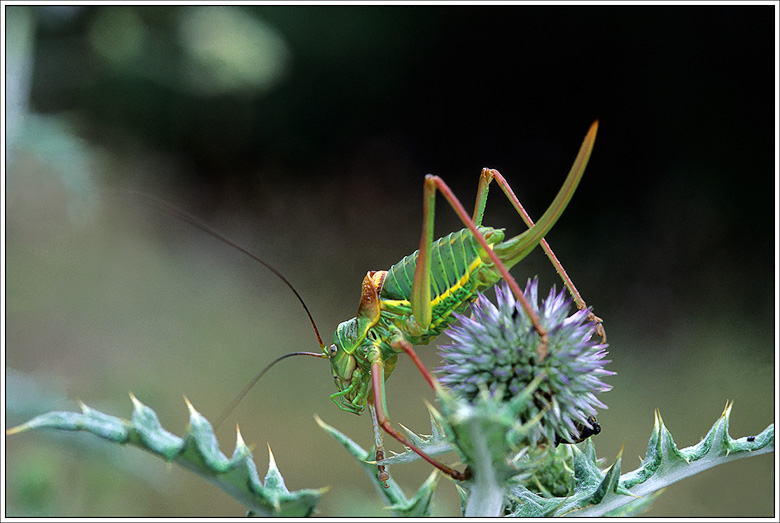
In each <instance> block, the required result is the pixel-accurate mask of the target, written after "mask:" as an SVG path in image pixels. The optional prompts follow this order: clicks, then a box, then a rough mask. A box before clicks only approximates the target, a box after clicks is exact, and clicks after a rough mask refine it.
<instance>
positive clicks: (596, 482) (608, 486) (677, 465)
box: [508, 403, 774, 517]
mask: <svg viewBox="0 0 780 523" xmlns="http://www.w3.org/2000/svg"><path fill="white" fill-rule="evenodd" d="M731 406H732V404H730V403H729V404H727V405H726V408H725V410H724V411H723V414H722V416H721V417H720V418H719V419H718V420H717V421H716V422H715V424H714V425H713V426H712V428H711V429H710V431H709V432H708V433H707V435H706V436H705V437H704V438H703V439H702V440H701V441H700V442H699V443H697V444H696V445H693V446H691V447H687V448H684V449H678V448H677V446H676V445H675V443H674V440H673V439H672V435H671V434H670V433H669V431H668V430H667V428H666V427H665V426H664V424H663V421H662V420H661V416H660V414H659V413H658V412H657V411H656V415H655V425H654V428H653V433H652V436H651V438H650V442H649V444H648V449H647V455H646V456H645V459H644V460H642V463H641V466H640V467H639V468H638V469H637V470H634V471H632V472H628V473H626V474H623V475H621V476H619V477H618V475H619V474H620V465H621V462H622V458H621V454H622V450H621V452H620V453H619V454H618V456H617V458H616V460H615V463H614V464H613V465H612V467H610V468H609V470H608V471H606V472H602V471H601V470H600V469H599V468H598V466H597V465H596V463H595V460H594V455H593V454H592V453H591V452H590V451H589V450H586V451H585V452H583V451H581V450H580V449H579V448H577V447H576V446H572V451H573V453H574V454H573V463H574V475H575V479H576V487H575V489H574V491H573V492H572V493H571V494H570V495H569V496H566V497H557V498H550V497H543V496H541V495H539V494H536V493H534V492H531V491H530V490H528V489H527V488H526V487H525V486H524V485H516V486H515V487H513V489H512V491H511V494H510V505H509V510H508V513H509V515H512V516H518V517H549V516H575V517H602V516H607V515H610V516H612V515H621V516H625V515H636V514H637V513H638V512H639V511H640V510H642V509H644V508H646V507H647V505H648V504H649V502H650V501H651V500H652V499H653V498H654V497H655V496H657V495H658V493H659V492H660V491H661V490H662V489H663V488H665V487H666V486H668V485H670V484H672V483H675V482H677V481H679V480H681V479H683V478H686V477H688V476H692V475H694V474H696V473H698V472H701V471H702V470H705V469H707V468H710V467H714V466H716V465H720V464H723V463H726V462H728V461H732V460H735V459H739V458H743V457H750V456H758V455H760V454H765V453H769V452H773V451H774V425H770V426H769V427H767V428H766V429H765V430H764V431H763V432H761V434H758V435H757V436H751V437H745V438H739V439H732V438H731V437H730V436H729V434H728V421H729V416H730V415H731ZM588 445H591V444H590V442H586V443H585V446H586V449H587V446H588Z"/></svg>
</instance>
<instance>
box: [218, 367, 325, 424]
mask: <svg viewBox="0 0 780 523" xmlns="http://www.w3.org/2000/svg"><path fill="white" fill-rule="evenodd" d="M290 356H314V357H315V358H326V357H327V356H325V353H323V352H290V353H288V354H284V355H282V356H279V357H278V358H276V359H275V360H274V361H272V362H271V363H269V364H268V365H266V366H265V368H264V369H263V370H261V371H260V372H258V373H257V375H256V376H255V377H254V378H252V380H251V381H250V382H249V383H247V384H246V387H244V388H243V389H242V390H241V392H239V393H238V394H237V395H236V397H235V398H234V399H233V401H232V402H231V403H230V405H228V407H227V408H226V409H225V411H224V412H223V413H222V414H221V415H220V416H219V418H217V421H216V423H215V424H214V430H217V429H218V428H219V426H220V425H222V422H224V421H225V419H227V417H228V416H230V413H231V412H233V409H235V408H236V406H237V405H238V404H239V403H241V400H242V399H244V396H246V395H247V394H248V393H249V391H250V390H251V389H252V387H254V386H255V383H257V382H258V381H260V378H262V377H263V374H265V373H266V372H267V371H268V369H270V368H271V367H273V366H274V365H276V364H277V363H279V362H280V361H282V360H283V359H285V358H289V357H290Z"/></svg>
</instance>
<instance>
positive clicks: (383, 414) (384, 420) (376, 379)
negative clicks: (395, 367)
mask: <svg viewBox="0 0 780 523" xmlns="http://www.w3.org/2000/svg"><path fill="white" fill-rule="evenodd" d="M406 345H407V346H408V349H409V350H411V346H410V345H409V344H408V343H406ZM405 350H406V349H405ZM411 353H414V351H413V350H411ZM413 359H416V355H415V358H413ZM417 361H419V359H417ZM422 368H423V369H424V368H425V367H422ZM425 373H426V374H428V376H430V373H428V372H427V369H426V370H425ZM431 379H432V378H431ZM431 383H432V382H431ZM371 384H372V386H373V392H374V398H373V399H374V408H375V409H376V420H377V423H379V426H380V427H382V429H383V430H384V431H385V432H387V433H388V434H390V435H391V436H392V437H394V438H395V439H397V440H398V441H399V442H401V444H403V445H405V446H407V447H409V448H410V449H411V450H412V451H414V452H415V453H417V455H419V456H420V457H421V458H423V459H424V460H425V461H427V462H428V463H430V464H431V465H433V466H434V467H436V468H437V469H439V470H441V471H442V472H444V473H445V474H447V475H448V476H450V477H451V478H453V479H457V480H466V479H469V478H470V477H471V471H470V470H469V469H466V471H465V472H460V471H457V470H455V469H453V468H452V467H448V466H447V465H444V464H443V463H440V462H438V461H436V460H435V459H433V458H432V457H430V456H429V455H428V454H426V453H425V452H423V451H422V450H421V449H419V448H418V447H417V446H415V445H414V444H412V443H411V442H410V441H409V440H407V439H406V438H405V437H404V436H403V435H402V434H401V433H400V432H398V431H397V430H395V429H394V428H393V427H392V425H390V418H389V417H388V416H387V407H386V405H385V372H384V365H383V364H382V361H381V359H378V358H377V359H376V360H374V362H373V363H372V364H371ZM378 459H379V458H377V460H378ZM380 466H381V465H380ZM380 473H381V470H380Z"/></svg>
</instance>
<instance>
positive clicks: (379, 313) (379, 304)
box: [321, 122, 605, 480]
mask: <svg viewBox="0 0 780 523" xmlns="http://www.w3.org/2000/svg"><path fill="white" fill-rule="evenodd" d="M596 129H597V123H596V122H594V124H593V125H592V126H591V128H590V130H589V131H588V134H587V135H586V137H585V140H584V141H583V144H582V146H581V148H580V151H579V153H578V155H577V158H576V159H575V162H574V165H573V166H572V168H571V170H570V172H569V175H568V176H567V178H566V180H565V181H564V184H563V186H562V187H561V189H560V191H559V192H558V194H557V196H556V197H555V199H554V200H553V202H552V204H551V205H550V207H549V208H548V209H547V211H545V213H544V214H543V215H542V217H541V218H540V219H539V221H538V222H537V223H535V224H534V222H533V221H532V220H531V219H530V217H529V216H528V214H527V213H526V212H525V210H524V209H523V208H522V205H521V204H520V202H519V201H518V200H517V197H516V196H515V195H514V193H513V192H512V190H511V188H510V187H509V185H508V184H507V183H506V181H505V180H504V178H503V177H502V176H501V174H500V173H498V171H495V170H493V169H483V171H482V175H481V177H480V184H479V188H478V191H477V202H476V205H475V209H474V214H473V217H471V216H469V215H468V214H467V213H466V211H465V209H463V206H462V205H461V204H460V202H459V201H458V200H457V198H456V197H455V196H454V194H453V193H452V192H451V191H450V189H449V187H447V185H446V184H445V183H444V181H443V180H442V179H441V178H439V177H437V176H432V175H428V176H426V179H425V186H424V199H423V204H424V208H423V234H422V238H421V241H420V248H419V249H418V250H417V251H415V252H414V253H413V254H411V255H409V256H407V257H405V258H404V259H402V260H401V261H400V262H398V263H396V264H395V265H393V266H392V267H391V268H390V269H388V270H386V271H370V272H368V273H367V274H366V277H365V278H364V280H363V286H362V292H361V298H360V305H359V307H358V314H357V316H356V317H354V318H352V319H350V320H347V321H345V322H343V323H341V324H340V325H339V326H338V327H337V329H336V331H335V333H334V335H333V342H332V344H331V345H330V346H327V347H326V346H325V345H321V347H322V350H323V354H322V356H323V357H325V358H328V359H329V361H330V366H331V373H332V376H333V379H334V381H335V383H336V388H337V392H336V393H334V394H332V395H331V396H330V398H331V400H333V402H334V403H336V404H337V405H338V406H339V408H340V409H342V410H345V411H348V412H352V413H354V414H360V413H361V412H362V411H363V410H364V409H365V407H366V405H370V406H371V407H372V419H373V421H374V426H375V434H377V438H376V448H377V461H378V462H379V461H381V459H382V458H381V456H383V455H384V450H383V449H382V444H381V438H380V437H379V436H378V434H379V431H378V426H381V427H382V428H383V429H384V430H385V431H386V432H387V433H389V434H390V435H392V436H393V437H394V438H395V439H397V440H398V441H400V442H401V443H403V444H404V445H406V446H408V447H410V448H411V449H412V450H414V451H415V452H417V453H418V454H419V455H420V456H421V457H423V459H425V460H427V461H428V462H429V463H431V464H432V465H434V466H436V467H437V468H439V469H440V470H442V471H443V472H445V473H447V474H449V475H450V476H452V477H453V478H455V479H467V478H468V477H470V472H469V471H468V470H467V471H466V472H465V473H461V472H458V471H456V470H454V469H451V468H450V467H448V466H446V465H443V464H441V463H439V462H437V461H435V460H433V459H432V458H430V457H429V456H427V455H426V454H425V453H424V452H422V451H421V450H420V449H418V448H416V447H415V446H414V445H412V444H411V443H410V442H408V441H407V440H406V439H405V438H404V437H403V436H402V435H401V434H400V433H398V432H397V431H396V430H395V429H393V428H392V426H391V425H390V422H389V418H388V416H387V407H386V405H385V393H384V391H385V389H384V384H385V380H387V378H388V377H389V376H390V374H391V373H392V372H393V369H394V368H395V366H396V365H397V363H398V357H399V355H400V354H401V353H406V354H408V355H409V356H410V357H411V358H412V359H413V361H414V363H415V364H416V365H417V367H418V368H419V369H420V371H421V373H422V374H423V376H424V377H425V378H426V380H427V381H428V383H429V384H431V385H432V386H433V385H434V381H435V380H434V379H433V377H432V376H431V375H430V373H429V372H428V371H427V369H425V367H424V366H423V365H422V363H421V362H420V361H419V359H418V358H417V356H416V353H415V352H414V350H413V348H412V346H413V345H425V344H427V343H429V342H430V341H432V340H433V339H434V338H436V337H437V336H439V335H440V334H441V333H442V332H444V330H445V329H446V328H447V327H448V326H449V325H450V324H451V323H452V322H453V321H455V316H454V313H463V312H464V311H465V310H466V309H467V307H468V306H469V304H470V303H472V302H473V301H474V300H475V299H476V298H477V293H478V292H482V291H485V290H486V289H489V288H490V287H492V286H493V285H495V284H496V283H497V282H498V281H499V280H500V279H502V278H504V279H506V280H507V282H508V283H509V285H510V287H511V288H512V291H513V294H515V296H516V297H517V299H518V301H520V302H521V303H522V304H523V307H524V308H525V310H526V312H527V313H528V314H529V317H530V318H531V322H532V324H533V326H534V328H535V330H536V331H537V333H538V334H539V338H540V344H539V346H538V347H537V354H538V357H539V358H540V359H543V358H544V357H546V354H547V353H546V350H547V332H546V330H545V329H544V328H543V327H542V325H541V323H540V320H539V318H538V315H536V313H535V312H533V311H532V309H531V307H530V305H529V304H528V302H527V300H526V299H525V297H524V295H523V293H522V292H521V291H520V289H519V286H518V285H517V282H516V281H515V280H514V278H513V277H512V276H511V275H510V274H509V272H508V269H509V268H510V267H512V266H513V265H515V264H516V263H518V262H519V261H520V260H522V259H523V258H524V257H525V256H527V255H528V254H529V253H530V252H531V251H532V250H533V249H534V248H535V247H536V246H537V245H539V244H541V245H542V247H543V248H544V250H545V252H546V254H547V256H548V257H549V258H550V260H551V261H552V262H553V264H554V265H555V267H556V270H557V271H558V273H559V274H560V275H561V277H562V278H563V280H564V283H566V286H567V287H568V288H569V290H570V292H571V293H572V295H573V296H574V298H575V301H576V302H577V304H578V306H580V307H585V302H584V301H583V300H582V298H581V296H579V293H578V292H577V291H576V289H575V288H574V285H573V284H572V282H571V280H570V278H569V277H568V275H566V272H565V271H564V270H563V267H562V266H561V265H560V262H558V260H557V258H556V257H555V255H554V254H553V253H552V251H551V250H550V248H549V245H548V244H547V243H546V241H545V240H544V235H545V234H547V232H549V230H550V229H551V228H552V227H553V225H554V224H555V222H556V221H557V219H558V218H559V217H560V215H561V213H562V212H563V210H564V208H565V207H566V205H567V204H568V202H569V200H570V199H571V196H572V194H573V193H574V191H575V189H576V187H577V185H578V183H579V181H580V179H581V177H582V174H583V172H584V170H585V166H586V165H587V162H588V159H589V157H590V153H591V150H592V147H593V142H594V140H595V135H596ZM493 180H495V181H497V182H498V183H499V185H500V186H501V188H502V190H503V191H504V193H505V194H506V195H507V197H508V198H509V200H510V201H511V202H512V204H513V205H514V206H515V209H516V210H517V211H518V213H519V214H520V215H521V216H522V217H523V220H524V221H525V223H526V224H527V225H528V227H529V229H528V230H526V231H525V232H523V233H521V234H518V235H517V236H514V237H512V238H510V239H507V240H505V239H504V231H503V229H494V228H491V227H483V226H482V217H483V214H484V209H485V204H486V201H487V192H488V186H489V184H490V182H491V181H493ZM437 191H439V192H441V193H442V194H443V195H444V196H445V198H446V199H447V200H448V202H449V204H450V205H451V206H452V207H453V209H454V210H455V211H456V213H457V214H458V215H459V216H460V218H461V220H462V221H463V223H464V224H465V225H466V228H464V229H461V230H460V231H457V232H454V233H451V234H449V235H447V236H445V237H443V238H440V239H438V240H436V241H433V217H434V210H433V209H434V204H435V196H436V192H437ZM594 318H595V317H594ZM596 319H597V318H596ZM601 332H602V336H603V337H605V336H604V335H603V331H601ZM387 477H388V476H387V473H386V472H385V470H384V467H383V466H382V465H381V464H379V466H378V478H379V479H380V480H385V479H387Z"/></svg>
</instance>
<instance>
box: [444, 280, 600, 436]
mask: <svg viewBox="0 0 780 523" xmlns="http://www.w3.org/2000/svg"><path fill="white" fill-rule="evenodd" d="M537 287H538V281H537V279H536V278H534V279H533V280H529V281H528V283H527V284H526V289H525V293H524V294H525V297H526V298H527V300H528V302H529V303H530V304H531V307H532V308H533V309H534V310H535V311H536V312H537V314H538V315H539V317H540V319H541V323H542V326H543V327H544V328H545V329H547V332H548V336H549V345H548V354H547V355H546V357H544V358H543V359H542V360H541V361H539V360H540V358H539V355H538V354H537V352H536V348H537V346H538V345H539V342H540V339H539V335H538V334H537V332H536V330H535V329H534V327H533V324H532V323H531V320H530V318H529V317H528V315H527V314H526V312H525V309H523V306H522V304H521V303H520V302H519V301H517V300H516V298H515V296H514V295H513V294H512V291H511V290H510V288H509V286H508V285H507V284H506V282H504V283H503V284H502V285H497V286H496V287H495V289H496V298H497V300H496V301H497V305H494V304H493V303H491V301H490V300H489V299H488V298H486V297H485V296H483V295H481V294H480V295H479V296H478V298H477V300H476V301H475V303H474V304H473V306H472V310H471V316H470V317H468V316H463V315H458V321H457V322H456V323H455V324H453V325H452V326H451V327H450V329H449V330H448V331H447V334H448V335H449V337H450V338H451V339H452V342H453V343H452V344H451V345H445V346H441V347H440V355H441V357H442V359H443V360H444V365H443V366H442V367H440V368H439V369H438V374H439V379H440V382H441V383H442V384H443V385H444V386H445V387H446V388H448V389H449V390H450V391H451V392H452V393H454V394H455V395H456V396H458V397H460V398H461V399H463V400H465V401H467V402H469V403H473V402H474V401H475V400H476V399H477V398H478V397H479V396H480V394H482V395H484V392H485V391H486V392H487V393H488V394H489V395H490V396H491V397H492V398H493V399H495V400H498V401H504V402H508V401H509V400H511V399H512V398H514V397H516V396H518V394H520V392H521V391H523V390H524V389H525V388H526V387H527V386H528V385H529V384H530V383H531V382H532V380H534V378H536V377H537V376H542V378H543V379H542V381H541V383H540V384H539V385H538V387H537V388H536V389H535V390H534V391H533V394H532V395H531V396H530V399H529V401H528V402H527V405H525V408H524V409H523V411H522V412H521V413H520V418H521V419H520V421H521V422H523V423H525V422H528V421H532V420H538V421H539V422H538V423H534V424H533V428H532V430H531V434H532V437H531V439H532V441H535V442H542V441H545V440H546V441H548V442H555V441H576V440H577V439H578V438H579V436H580V433H581V430H582V429H583V428H584V427H587V428H589V429H592V428H593V427H592V426H591V423H590V421H591V420H592V419H593V418H590V419H589V417H590V416H595V414H596V409H597V408H607V406H606V405H605V404H604V403H602V402H601V401H600V400H599V399H598V398H597V395H598V394H599V393H601V392H605V391H608V390H610V389H611V388H612V387H611V386H609V385H607V384H605V383H604V382H602V381H601V378H602V377H604V376H609V375H612V374H614V372H612V371H609V370H606V369H605V368H604V367H605V365H606V364H607V363H609V361H608V360H605V359H604V357H605V356H606V354H607V352H606V350H605V349H606V347H607V346H606V344H603V343H600V341H601V340H600V338H599V339H598V340H593V339H591V338H596V336H594V333H595V330H596V326H597V325H596V323H595V321H593V320H591V319H589V318H590V317H591V315H590V309H582V310H578V311H577V312H575V313H574V314H572V315H569V309H570V307H571V304H572V299H571V298H570V297H569V296H568V294H567V292H566V291H565V289H564V290H562V291H561V292H556V291H555V288H554V287H553V289H552V290H551V291H550V293H549V295H548V296H547V298H546V299H544V300H542V302H541V304H540V303H539V299H538V293H537ZM481 391H482V392H481Z"/></svg>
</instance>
